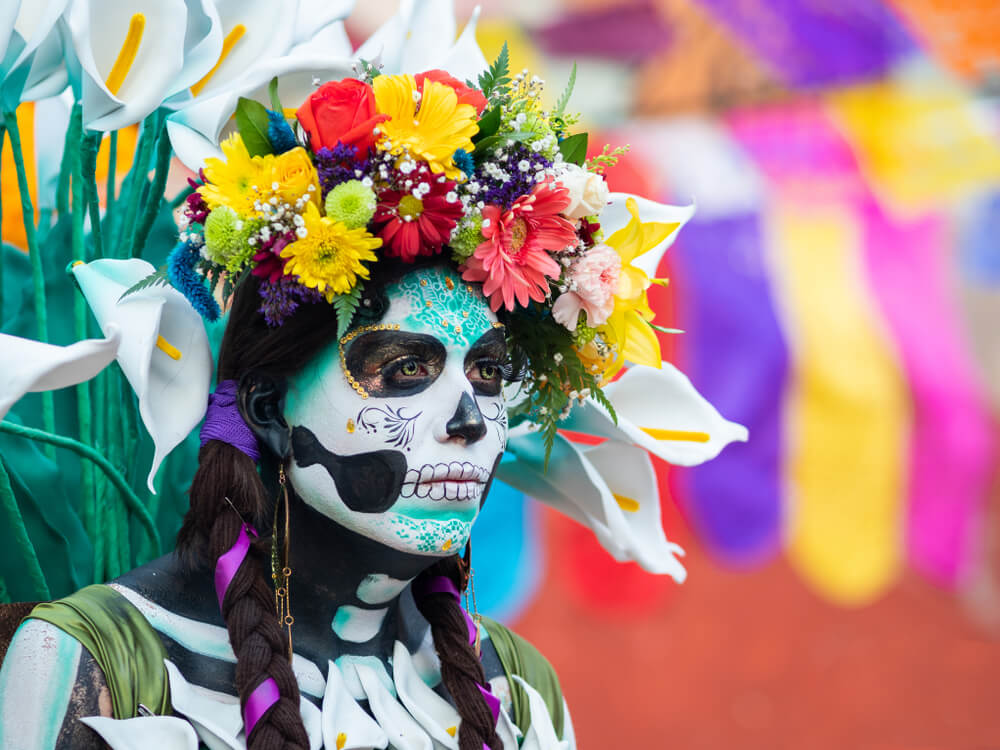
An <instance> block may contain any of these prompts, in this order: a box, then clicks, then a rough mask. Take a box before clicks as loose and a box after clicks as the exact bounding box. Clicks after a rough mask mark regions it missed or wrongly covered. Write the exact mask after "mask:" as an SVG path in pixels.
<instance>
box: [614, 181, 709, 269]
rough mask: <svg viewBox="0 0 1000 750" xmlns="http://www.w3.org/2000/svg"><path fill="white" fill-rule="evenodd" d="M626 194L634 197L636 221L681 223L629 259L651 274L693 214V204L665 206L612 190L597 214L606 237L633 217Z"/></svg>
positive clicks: (630, 196) (629, 196)
mask: <svg viewBox="0 0 1000 750" xmlns="http://www.w3.org/2000/svg"><path fill="white" fill-rule="evenodd" d="M629 198H634V199H635V201H636V203H637V204H638V208H639V221H641V222H643V223H646V222H648V221H656V222H663V223H666V224H673V223H677V224H679V225H680V226H678V227H677V229H675V230H674V231H673V232H671V233H670V234H669V235H668V236H667V238H666V239H665V240H664V241H663V242H661V243H660V244H659V245H657V246H656V247H654V248H652V249H650V250H648V251H647V252H645V253H643V254H642V255H640V256H639V257H637V258H636V259H635V260H633V261H632V265H634V266H635V267H636V268H639V269H642V270H643V271H645V272H646V274H647V275H648V276H650V277H653V276H656V267H657V266H658V265H660V258H662V257H663V253H665V252H666V250H667V248H668V247H670V246H671V245H672V244H674V240H675V239H677V233H678V232H679V231H680V230H681V227H683V226H684V225H685V224H686V223H687V222H688V220H689V219H690V218H691V217H692V216H694V206H693V205H691V206H668V205H666V204H664V203H657V202H656V201H651V200H649V199H648V198H643V197H642V196H639V195H632V194H630V193H611V195H610V196H609V197H608V201H609V202H608V205H607V206H605V207H604V210H603V211H601V214H600V217H599V218H600V222H601V231H603V232H604V236H605V237H610V236H611V235H612V234H614V233H615V232H617V231H618V230H619V229H622V228H623V227H624V226H625V225H626V224H628V223H629V221H630V220H631V219H632V214H630V213H629V211H628V209H627V208H626V205H625V204H626V201H627V200H628V199H629Z"/></svg>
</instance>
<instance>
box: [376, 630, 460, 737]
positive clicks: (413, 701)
mask: <svg viewBox="0 0 1000 750" xmlns="http://www.w3.org/2000/svg"><path fill="white" fill-rule="evenodd" d="M392 673H393V674H392V676H393V680H394V681H395V683H396V694H397V695H398V696H399V699H400V701H402V703H403V705H404V706H406V709H407V710H408V711H409V712H410V714H411V715H412V716H413V718H414V719H416V720H417V721H418V722H419V723H420V726H422V727H423V728H424V729H425V730H426V731H427V733H428V734H429V735H430V736H431V737H433V738H434V740H435V742H436V743H438V744H440V745H443V746H444V747H447V748H451V749H452V750H458V734H457V733H458V725H459V723H460V722H461V717H460V716H459V714H458V711H456V710H455V708H454V707H453V706H452V705H451V704H450V703H448V701H446V700H445V699H444V698H442V697H441V696H440V695H438V694H437V693H435V692H434V691H433V690H432V689H431V688H430V687H428V686H427V684H426V683H425V682H424V681H423V680H422V679H420V676H419V675H418V674H417V670H416V668H415V667H414V666H413V659H412V658H411V657H410V651H409V649H407V648H406V646H404V645H403V644H402V643H400V642H399V641H396V645H395V646H394V647H393V652H392ZM449 729H450V730H451V731H450V732H449V731H448V730H449Z"/></svg>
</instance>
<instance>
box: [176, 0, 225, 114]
mask: <svg viewBox="0 0 1000 750" xmlns="http://www.w3.org/2000/svg"><path fill="white" fill-rule="evenodd" d="M185 5H186V6H187V27H186V28H185V31H184V66H183V67H182V68H181V70H180V72H179V73H178V74H177V77H176V78H175V79H174V81H173V83H172V84H171V86H170V88H169V89H168V90H167V95H168V96H169V95H172V94H176V93H177V92H179V91H185V92H187V95H188V98H190V97H191V96H192V95H191V93H190V91H188V89H189V88H190V87H191V86H193V85H194V84H196V83H197V82H198V81H200V80H201V79H202V78H204V77H205V76H206V75H207V74H208V73H209V71H211V70H212V68H214V67H215V64H216V63H217V62H218V61H219V56H220V55H221V54H222V20H221V19H220V18H219V11H218V10H216V7H215V3H213V2H212V0H185Z"/></svg>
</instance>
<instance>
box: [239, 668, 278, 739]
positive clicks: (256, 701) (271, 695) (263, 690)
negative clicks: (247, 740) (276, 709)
mask: <svg viewBox="0 0 1000 750" xmlns="http://www.w3.org/2000/svg"><path fill="white" fill-rule="evenodd" d="M280 697H281V693H280V692H279V690H278V683H276V682H275V681H274V680H273V679H272V678H270V677H268V678H267V679H266V680H264V681H263V682H262V683H260V684H259V685H258V686H257V687H255V688H254V691H253V692H252V693H250V697H249V698H247V704H246V706H245V707H244V709H243V728H244V729H245V730H246V736H247V737H249V736H250V733H251V732H252V731H253V728H254V727H255V726H257V722H258V721H260V717H262V716H263V715H264V714H266V713H267V710H268V709H269V708H270V707H271V706H273V705H274V704H275V703H277V702H278V699H279V698H280Z"/></svg>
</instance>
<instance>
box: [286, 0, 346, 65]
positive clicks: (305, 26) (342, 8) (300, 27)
mask: <svg viewBox="0 0 1000 750" xmlns="http://www.w3.org/2000/svg"><path fill="white" fill-rule="evenodd" d="M354 3H355V0H299V9H298V14H297V15H296V19H295V31H294V34H293V37H292V40H293V43H295V44H302V43H303V42H308V41H309V40H311V39H313V38H314V37H315V35H316V34H317V33H319V32H321V31H322V30H323V29H325V28H326V27H327V26H329V25H330V24H332V23H335V22H337V21H344V20H346V19H347V17H348V16H349V15H351V11H352V10H354ZM347 54H348V55H349V54H350V50H348V52H347Z"/></svg>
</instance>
